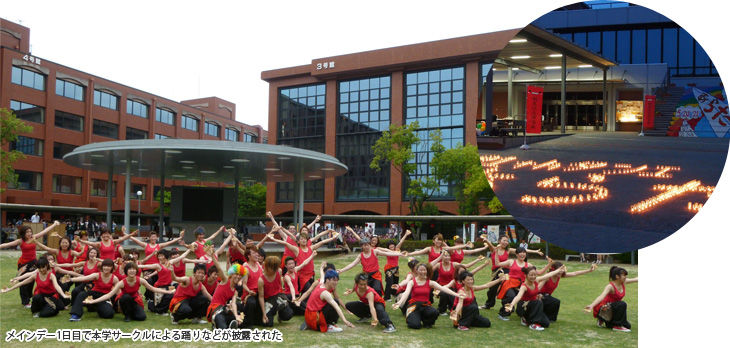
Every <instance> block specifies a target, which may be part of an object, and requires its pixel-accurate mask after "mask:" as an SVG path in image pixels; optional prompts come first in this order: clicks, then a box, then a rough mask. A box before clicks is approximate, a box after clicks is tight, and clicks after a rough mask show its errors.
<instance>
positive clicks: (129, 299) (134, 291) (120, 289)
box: [84, 262, 175, 322]
mask: <svg viewBox="0 0 730 348" xmlns="http://www.w3.org/2000/svg"><path fill="white" fill-rule="evenodd" d="M138 271H139V268H138V266H137V264H136V263H134V262H129V263H127V264H126V265H124V274H125V275H126V276H125V277H124V278H123V279H121V280H119V282H117V283H116V284H115V285H114V288H112V289H111V291H109V293H107V294H106V295H104V296H101V297H99V298H95V299H89V298H88V297H87V298H86V299H85V300H84V304H87V305H88V304H94V303H100V302H104V301H107V300H109V299H111V298H112V296H114V295H117V296H116V303H117V305H118V306H119V311H120V312H122V314H124V321H125V322H129V321H130V320H136V321H144V320H145V319H147V314H146V313H145V312H144V304H143V302H142V297H141V296H140V295H139V287H140V286H144V287H145V288H147V289H149V290H150V291H152V292H155V293H157V292H159V293H163V294H173V293H174V292H175V291H174V290H170V289H158V288H156V287H154V286H152V285H150V284H149V283H148V282H147V281H146V280H145V279H144V278H140V277H139V276H138V275H137V272H138Z"/></svg>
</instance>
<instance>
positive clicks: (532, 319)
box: [505, 247, 565, 331]
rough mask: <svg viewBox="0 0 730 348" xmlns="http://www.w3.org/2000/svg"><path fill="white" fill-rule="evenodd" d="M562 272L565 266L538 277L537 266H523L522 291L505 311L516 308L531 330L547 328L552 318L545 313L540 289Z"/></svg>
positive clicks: (523, 321)
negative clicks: (549, 318)
mask: <svg viewBox="0 0 730 348" xmlns="http://www.w3.org/2000/svg"><path fill="white" fill-rule="evenodd" d="M520 248H521V247H520ZM561 272H565V266H563V267H561V268H559V269H556V270H554V271H552V272H550V273H548V274H546V275H543V276H540V277H538V276H537V269H536V268H535V266H532V265H529V266H526V267H523V268H522V273H524V274H525V281H524V283H523V284H522V285H520V292H518V293H517V295H516V296H515V297H514V298H513V299H512V302H510V303H508V304H506V305H505V311H507V312H508V313H509V312H512V309H513V308H516V312H517V315H519V316H520V320H521V321H522V325H524V326H529V328H530V330H536V331H543V330H545V328H547V327H549V326H550V320H548V317H547V316H546V315H545V311H544V310H543V303H542V301H541V300H540V298H539V297H540V296H539V295H540V289H541V288H542V287H543V285H544V284H545V282H546V281H547V280H548V278H550V277H553V276H555V275H558V274H559V273H561ZM515 306H516V307H515Z"/></svg>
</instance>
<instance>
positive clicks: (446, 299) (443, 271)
mask: <svg viewBox="0 0 730 348" xmlns="http://www.w3.org/2000/svg"><path fill="white" fill-rule="evenodd" d="M452 252H454V251H449V250H444V251H442V252H441V262H439V263H437V264H435V265H434V266H433V269H434V271H438V277H437V278H436V282H438V283H439V285H441V286H444V287H447V288H449V289H451V290H454V291H457V289H455V288H453V284H454V282H453V280H454V278H455V274H456V270H457V269H458V268H459V267H461V266H464V267H465V268H469V267H472V266H474V265H475V264H476V263H477V262H479V260H481V259H479V258H477V259H474V261H472V262H470V263H468V264H461V263H458V262H453V261H452V260H451V253H452ZM438 296H439V308H438V309H439V314H441V315H445V313H446V311H448V310H450V309H451V306H452V304H453V303H454V297H453V296H451V295H449V294H446V293H439V294H438Z"/></svg>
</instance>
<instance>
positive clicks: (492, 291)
mask: <svg viewBox="0 0 730 348" xmlns="http://www.w3.org/2000/svg"><path fill="white" fill-rule="evenodd" d="M480 238H481V239H482V241H484V245H486V246H487V247H488V248H489V250H490V252H491V253H492V254H491V258H492V280H495V279H497V278H499V275H500V274H502V273H509V268H504V267H500V266H499V263H500V262H505V261H507V259H509V255H510V254H516V253H517V249H515V248H510V247H509V237H508V236H507V235H502V236H501V237H499V240H498V242H499V243H498V244H497V246H494V245H492V243H491V242H490V241H489V240H488V239H487V235H486V234H483V235H481V236H480ZM524 250H525V252H527V253H529V254H538V255H540V256H544V254H543V253H542V251H540V249H538V250H530V249H524ZM499 291H500V287H498V286H495V287H491V288H489V291H487V301H486V302H485V303H484V305H483V306H481V307H479V308H480V309H490V308H492V307H494V305H495V304H496V302H497V301H496V299H497V293H498V292H499Z"/></svg>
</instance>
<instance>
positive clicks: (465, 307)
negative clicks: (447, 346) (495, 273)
mask: <svg viewBox="0 0 730 348" xmlns="http://www.w3.org/2000/svg"><path fill="white" fill-rule="evenodd" d="M485 265H486V264H485ZM506 277H507V275H506V274H502V275H501V276H500V277H499V278H498V279H495V280H492V281H490V282H488V283H486V284H483V285H474V273H471V272H469V271H464V272H461V273H459V275H458V281H459V284H461V289H459V291H458V294H459V295H461V294H463V295H464V296H465V298H464V299H461V298H459V299H455V301H454V310H453V311H452V312H451V320H453V321H454V326H455V327H456V328H457V329H459V330H462V331H466V330H469V328H470V327H490V326H492V323H491V322H490V321H489V319H487V318H485V317H483V316H481V315H479V307H478V306H477V304H476V297H474V291H480V290H484V289H491V288H492V287H494V286H497V285H499V284H500V283H501V282H502V281H504V279H506Z"/></svg>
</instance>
